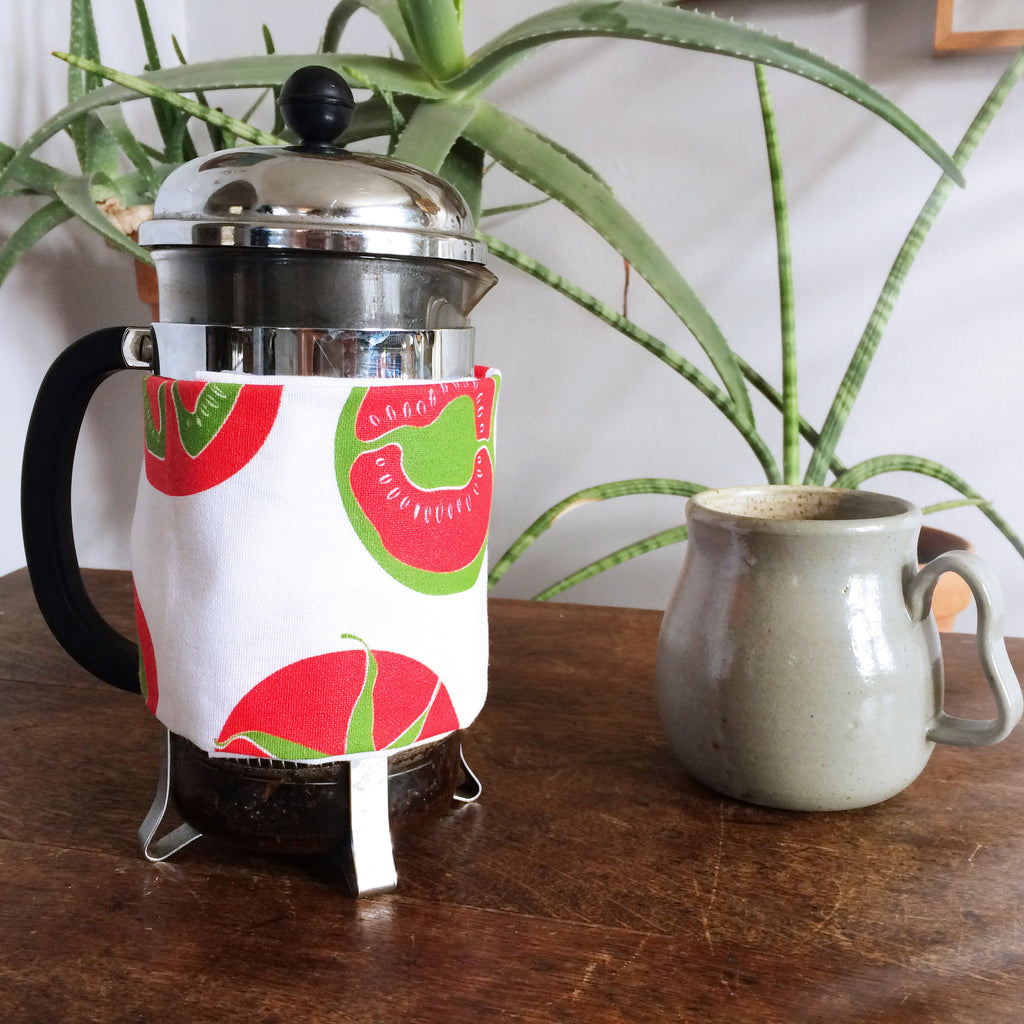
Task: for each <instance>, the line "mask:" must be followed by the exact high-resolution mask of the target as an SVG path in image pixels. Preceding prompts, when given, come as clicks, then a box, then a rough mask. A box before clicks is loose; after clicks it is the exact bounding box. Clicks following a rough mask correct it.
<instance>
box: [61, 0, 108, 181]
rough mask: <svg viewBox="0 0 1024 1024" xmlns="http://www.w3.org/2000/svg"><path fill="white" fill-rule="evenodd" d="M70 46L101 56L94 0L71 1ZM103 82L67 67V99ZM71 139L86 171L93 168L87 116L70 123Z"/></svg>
mask: <svg viewBox="0 0 1024 1024" xmlns="http://www.w3.org/2000/svg"><path fill="white" fill-rule="evenodd" d="M68 49H69V50H71V52H72V53H77V54H79V55H80V56H83V57H88V58H90V59H91V60H97V61H98V60H99V59H100V45H99V39H98V38H97V36H96V23H95V21H94V20H93V16H92V2H91V0H71V34H70V36H69V38H68ZM100 85H102V81H101V80H100V79H98V78H96V77H95V76H94V75H89V74H87V73H86V72H85V71H83V70H82V69H81V68H79V67H74V66H72V67H69V68H68V102H69V103H73V102H74V101H75V100H78V99H81V98H82V97H83V96H84V95H85V94H86V93H88V92H89V91H91V90H92V89H94V88H96V87H97V86H100ZM69 129H70V133H71V140H72V142H74V144H75V154H76V155H77V157H78V163H79V166H80V167H81V168H82V170H83V171H89V170H91V167H90V159H89V145H88V139H87V128H86V122H85V119H84V118H82V119H77V120H75V121H74V122H72V123H71V124H70V125H69Z"/></svg>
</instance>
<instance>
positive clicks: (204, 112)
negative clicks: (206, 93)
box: [15, 53, 283, 159]
mask: <svg viewBox="0 0 1024 1024" xmlns="http://www.w3.org/2000/svg"><path fill="white" fill-rule="evenodd" d="M56 56H58V57H60V58H61V59H62V60H66V61H68V62H70V63H73V64H82V65H85V66H87V67H90V68H91V69H94V70H95V71H96V72H97V73H98V74H101V75H103V77H104V78H109V79H110V81H112V82H114V83H116V84H117V85H121V86H125V87H127V88H129V89H131V90H132V91H133V92H136V93H140V94H142V95H144V96H153V97H156V98H157V99H161V100H163V101H164V102H166V103H168V104H170V105H171V106H172V107H175V108H177V109H178V110H181V111H184V112H185V113H186V114H190V115H192V116H193V117H198V118H200V119H201V120H203V121H207V122H209V123H210V124H214V125H216V126H217V127H219V128H227V129H229V130H230V131H232V132H233V133H234V134H235V135H238V136H239V137H241V138H243V139H246V140H247V141H249V142H254V143H259V144H262V145H270V146H273V145H280V144H281V143H282V142H283V140H282V139H280V138H278V137H277V136H276V135H271V134H270V133H269V132H264V131H260V129H258V128H254V127H253V126H252V125H248V124H245V123H244V122H242V121H239V120H237V118H234V117H229V116H228V115H227V114H225V113H224V112H223V111H221V110H214V109H213V108H212V107H210V106H209V105H207V104H205V103H199V102H198V101H197V100H191V99H189V98H188V97H187V96H182V95H180V94H178V93H175V92H171V91H170V90H168V89H166V88H164V87H162V86H159V85H156V84H154V83H153V82H152V81H151V80H148V79H144V78H139V77H137V76H135V75H129V74H126V73H125V72H123V71H117V70H115V69H114V68H108V67H104V66H103V65H102V64H94V63H93V62H92V61H84V60H82V59H81V58H79V57H75V56H74V55H73V54H68V53H58V54H56ZM183 126H184V122H180V123H179V125H178V126H176V127H177V128H178V129H179V130H180V129H182V128H183ZM15 159H17V157H15Z"/></svg>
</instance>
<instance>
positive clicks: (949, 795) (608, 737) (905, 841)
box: [0, 572, 1024, 1024]
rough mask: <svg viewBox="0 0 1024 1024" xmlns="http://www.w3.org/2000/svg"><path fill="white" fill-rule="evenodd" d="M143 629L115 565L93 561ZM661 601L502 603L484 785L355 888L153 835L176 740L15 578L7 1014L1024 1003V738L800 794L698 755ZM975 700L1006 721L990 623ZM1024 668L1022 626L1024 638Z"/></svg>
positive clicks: (830, 1011) (952, 649)
mask: <svg viewBox="0 0 1024 1024" xmlns="http://www.w3.org/2000/svg"><path fill="white" fill-rule="evenodd" d="M89 579H90V585H91V586H92V587H93V589H94V592H95V593H96V595H97V600H98V602H99V603H100V604H101V606H103V607H105V608H106V609H108V610H109V614H110V616H111V619H112V621H113V622H114V624H115V625H118V626H119V628H123V629H124V630H125V631H127V630H129V629H130V614H129V611H130V588H129V584H128V580H127V576H126V575H125V574H122V573H92V574H89ZM659 619H660V616H659V615H658V614H657V613H655V612H649V611H636V610H627V609H615V608H598V607H587V606H578V605H577V606H573V605H558V604H551V605H540V604H532V603H529V602H520V601H495V602H494V603H493V611H492V659H491V662H492V665H491V694H490V697H489V699H488V704H487V707H486V708H485V710H484V712H483V714H482V716H481V717H480V719H479V720H478V722H477V723H476V724H475V725H474V726H473V727H472V729H471V730H470V731H469V732H468V733H467V735H466V748H467V754H468V756H469V758H470V762H471V764H473V766H474V767H475V768H476V769H477V770H478V772H479V774H480V775H481V777H482V779H483V782H484V787H485V791H484V796H483V799H482V802H481V803H479V804H478V805H475V806H469V807H466V808H464V809H461V810H458V811H455V812H453V813H452V814H451V815H449V816H447V817H445V818H443V819H440V820H437V821H435V822H432V823H429V824H427V825H426V826H424V827H423V828H422V829H421V830H420V831H419V832H417V833H415V834H414V835H412V836H411V837H409V838H408V839H406V840H404V841H403V842H402V843H401V844H400V845H398V846H397V848H396V859H397V863H398V872H399V889H398V891H397V893H394V894H391V895H387V896H380V897H375V898H370V899H366V900H361V901H357V900H354V899H352V898H351V897H349V896H348V895H347V894H346V893H345V892H344V890H343V889H341V888H340V887H339V886H338V884H337V882H336V881H335V880H333V879H332V878H331V877H330V873H329V872H326V871H317V870H314V869H312V868H311V866H310V865H309V864H306V863H302V862H298V861H294V860H292V861H290V860H272V859H267V858H260V857H257V856H253V855H248V854H245V853H238V852H237V851H234V850H231V849H230V848H227V847H225V846H218V845H217V844H216V843H214V842H213V841H210V840H206V839H204V840H201V841H200V842H197V843H194V844H193V845H192V846H190V847H189V848H188V849H187V850H185V851H183V852H182V853H181V854H179V855H178V857H177V858H176V859H175V860H173V861H169V862H167V863H165V864H161V865H151V864H149V863H147V862H146V861H145V860H143V858H142V856H141V854H140V853H139V850H138V847H137V845H136V839H135V831H136V828H137V827H138V824H139V822H140V820H141V818H142V816H143V814H144V813H145V811H146V809H147V807H148V805H149V802H150V799H151V797H152V793H153V788H154V783H155V778H156V770H157V767H156V766H157V756H158V749H159V746H158V739H159V730H158V726H157V723H156V722H155V720H153V719H151V717H150V716H149V714H148V713H147V712H146V710H145V708H144V707H143V705H142V702H141V700H140V699H139V698H133V697H132V696H130V695H127V694H123V693H120V692H118V691H116V690H113V689H111V688H110V687H107V686H105V685H102V684H100V683H98V682H96V681H94V680H92V679H91V678H89V677H88V676H87V675H86V674H85V673H84V672H83V671H81V670H80V669H79V668H78V667H77V666H76V665H74V664H73V663H72V662H71V661H70V659H68V658H67V657H66V656H65V655H64V653H63V652H62V651H61V650H59V648H58V647H57V646H56V644H55V642H54V641H53V640H52V639H51V638H50V637H49V635H48V634H47V633H46V631H45V629H44V627H43V625H42V622H41V620H40V619H39V616H38V613H37V612H36V610H35V605H34V602H33V600H32V597H31V593H30V590H29V587H28V582H27V578H26V576H25V574H24V572H18V573H14V574H12V575H10V576H7V577H4V578H3V579H2V580H0V739H2V743H3V749H2V754H0V886H2V888H0V1019H2V1020H3V1021H5V1022H8V1024H20V1022H36V1021H39V1022H47V1024H51V1022H69V1024H70V1022H74V1024H78V1022H84V1021H102V1022H104V1024H116V1022H121V1021H125V1022H127V1021H146V1022H160V1024H177V1022H182V1024H186V1022H187V1024H196V1022H220V1021H234V1020H246V1021H254V1022H258V1024H272V1022H282V1024H314V1022H320V1021H378V1020H379V1021H415V1022H418V1021H434V1020H437V1021H471V1022H476V1021H491V1020H505V1019H507V1020H517V1021H544V1022H548V1021H582V1022H593V1021H618V1020H621V1021H629V1022H636V1021H675V1020H681V1021H700V1022H705V1021H728V1022H730V1024H737V1022H746V1021H751V1022H753V1021H756V1022H759V1024H763V1022H776V1021H777V1022H786V1024H791V1022H816V1021H828V1022H845V1021H862V1022H871V1024H878V1022H886V1021H913V1022H915V1024H924V1022H929V1021H935V1022H940V1021H941V1022H942V1024H951V1022H971V1024H987V1022H999V1024H1005V1022H1009V1021H1017V1020H1021V1019H1022V1017H1024V728H1022V729H1019V730H1018V731H1017V732H1016V733H1015V734H1014V735H1013V736H1011V738H1010V739H1009V740H1008V741H1006V742H1005V743H1003V744H1002V745H1001V746H998V747H995V748H991V749H988V750H981V751H965V750H958V749H951V748H938V749H936V751H935V753H934V755H933V757H932V760H931V763H930V765H929V766H928V768H927V770H926V772H925V774H924V775H923V776H922V778H921V779H919V780H918V782H916V783H915V784H914V785H913V786H912V787H911V788H910V789H909V790H908V791H907V792H906V793H904V794H902V795H900V796H898V797H896V798H894V799H892V800H890V801H889V802H887V803H886V804H884V805H882V806H879V807H875V808H870V809H867V810H862V811H849V812H845V813H840V814H816V815H805V814H799V813H785V812H779V811H772V810H765V809H761V808H757V807H752V806H747V805H744V804H741V803H737V802H734V801H732V800H727V799H722V798H720V797H718V796H717V795H715V794H713V793H711V792H709V791H707V790H706V789H703V788H702V787H700V786H699V785H697V784H696V783H694V782H692V781H691V780H690V779H689V778H688V777H687V776H686V775H685V774H684V772H683V771H682V769H681V768H679V767H678V766H677V764H676V763H675V761H674V760H673V758H672V756H671V754H670V752H669V751H668V749H667V746H666V743H665V740H664V739H663V737H662V734H661V731H660V729H659V726H658V722H657V718H656V713H655V709H654V700H653V685H654V651H655V638H656V635H657V630H658V624H659ZM944 646H945V650H946V655H947V675H948V677H949V690H950V701H949V703H950V705H951V706H952V708H953V709H955V710H956V711H957V712H959V713H961V714H975V715H980V716H984V715H985V713H986V710H987V702H986V700H985V693H984V692H983V691H984V686H983V685H982V684H981V683H980V681H979V679H978V670H977V669H976V667H975V660H974V657H973V642H972V640H971V639H970V638H968V637H960V636H951V637H946V638H945V640H944ZM1009 648H1010V651H1011V655H1012V657H1013V659H1014V661H1015V664H1016V666H1017V668H1018V671H1020V670H1021V669H1024V641H1019V640H1017V641H1011V642H1010V644H1009Z"/></svg>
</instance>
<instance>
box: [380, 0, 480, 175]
mask: <svg viewBox="0 0 1024 1024" xmlns="http://www.w3.org/2000/svg"><path fill="white" fill-rule="evenodd" d="M447 2H448V3H451V0H447ZM475 113H476V104H475V103H455V102H452V101H448V100H435V101H432V102H427V103H421V104H420V105H419V106H418V107H417V108H416V113H415V114H413V116H412V117H411V118H410V119H409V122H408V123H407V124H406V126H405V128H404V129H403V131H402V134H401V135H400V136H399V137H398V144H397V145H396V146H395V150H394V153H393V156H394V157H395V159H396V160H404V161H406V162H407V163H410V164H415V165H416V166H417V167H422V168H423V169H424V170H425V171H432V172H434V173H435V174H436V173H437V172H438V171H439V170H440V169H441V165H442V164H443V163H444V161H445V158H446V157H447V156H448V153H449V151H450V150H451V148H452V146H454V145H455V142H456V141H457V139H458V138H459V136H460V135H461V134H462V130H463V129H464V128H465V127H466V125H467V124H468V123H469V121H470V119H471V118H472V117H473V115H474V114H475Z"/></svg>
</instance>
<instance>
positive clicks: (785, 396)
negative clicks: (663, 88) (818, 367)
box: [754, 64, 800, 484]
mask: <svg viewBox="0 0 1024 1024" xmlns="http://www.w3.org/2000/svg"><path fill="white" fill-rule="evenodd" d="M754 74H755V77H756V78H757V94H758V98H759V99H760V101H761V120H762V121H763V123H764V139H765V147H766V149H767V150H768V173H769V175H770V177H771V183H772V208H773V210H774V212H775V250H776V262H777V264H778V275H779V320H780V334H781V337H782V475H783V479H784V480H785V482H786V483H787V484H798V483H799V482H800V405H799V401H798V398H797V363H796V318H795V312H794V309H795V307H794V301H793V253H792V247H791V244H790V239H789V213H788V209H787V204H786V182H785V178H784V176H783V173H782V152H781V150H780V148H779V133H778V129H777V128H776V126H775V110H774V108H773V106H772V98H771V93H770V92H769V91H768V79H767V76H766V75H765V72H764V68H763V67H762V66H761V65H760V64H755V65H754Z"/></svg>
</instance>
